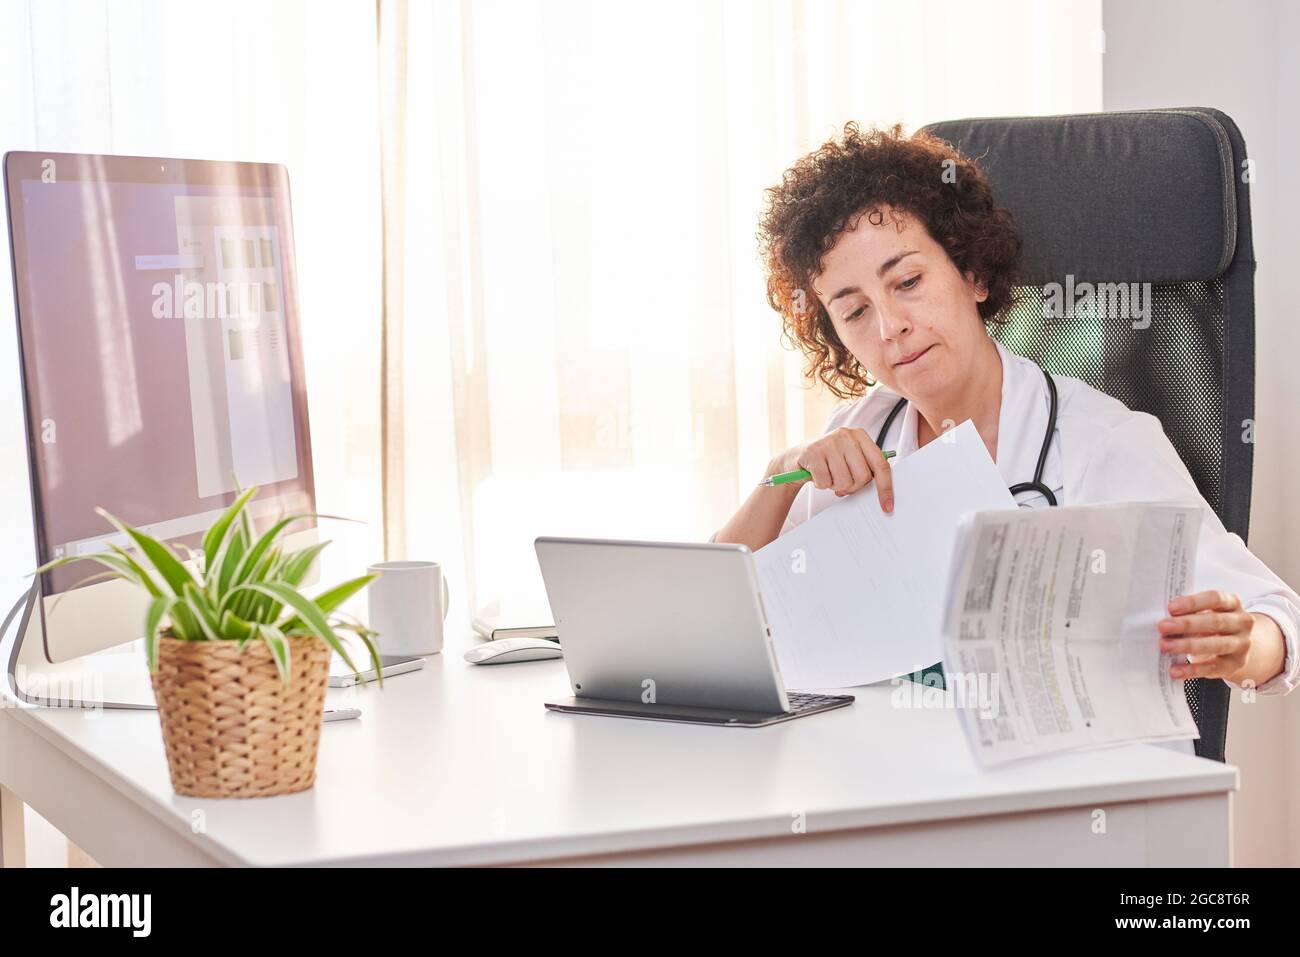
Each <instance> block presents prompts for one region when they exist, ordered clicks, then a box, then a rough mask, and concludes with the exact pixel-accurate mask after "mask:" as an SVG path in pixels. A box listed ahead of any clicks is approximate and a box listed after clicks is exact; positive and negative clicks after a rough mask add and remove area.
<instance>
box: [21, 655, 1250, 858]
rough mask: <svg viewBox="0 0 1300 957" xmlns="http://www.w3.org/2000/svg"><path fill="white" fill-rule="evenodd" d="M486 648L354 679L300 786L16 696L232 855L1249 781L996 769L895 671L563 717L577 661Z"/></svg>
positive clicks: (26, 719) (118, 780)
mask: <svg viewBox="0 0 1300 957" xmlns="http://www.w3.org/2000/svg"><path fill="white" fill-rule="evenodd" d="M473 643H474V639H473V638H471V637H469V636H468V634H464V635H463V637H462V636H452V637H449V640H448V647H447V649H446V650H445V651H444V652H443V653H442V654H441V655H436V656H434V657H432V658H430V659H429V661H428V663H427V664H426V666H425V668H424V669H423V670H421V671H418V672H415V673H412V674H406V675H400V676H397V677H394V678H393V679H391V681H389V682H387V683H386V685H385V687H384V689H383V690H382V691H381V690H379V689H378V688H376V687H374V686H373V685H370V686H364V687H362V688H358V689H355V690H354V691H353V692H352V697H351V698H350V699H349V702H348V703H354V704H355V706H357V707H359V708H361V710H362V716H361V718H359V719H356V720H350V721H341V722H331V723H327V724H325V725H324V726H323V728H322V729H321V748H320V758H319V765H318V772H317V779H316V785H315V787H314V788H313V789H311V790H309V791H306V792H303V793H301V794H295V795H286V796H283V797H273V798H261V799H254V800H240V799H229V800H212V799H198V798H182V797H178V796H176V795H175V794H174V793H173V792H172V789H171V784H170V781H169V779H168V776H167V764H166V758H165V756H164V754H163V748H162V736H161V732H160V730H159V725H158V716H157V714H156V713H154V712H129V711H109V712H104V713H102V714H100V715H97V716H96V715H88V714H85V713H82V712H78V711H70V710H47V709H39V710H28V709H17V708H5V709H3V710H4V711H5V712H8V717H11V718H12V719H13V720H17V721H20V722H22V723H23V724H24V725H26V726H27V727H28V728H29V729H31V730H32V731H34V732H36V733H37V734H38V735H40V737H41V738H43V739H44V740H45V742H46V743H47V744H49V745H50V746H52V747H54V748H57V749H59V750H60V751H61V752H63V753H64V754H66V755H67V756H68V757H69V758H70V759H72V760H74V761H76V762H78V763H79V764H81V765H83V766H85V767H89V768H91V769H93V770H94V771H95V773H96V774H97V775H99V776H100V777H101V778H103V779H104V780H105V781H106V782H107V783H108V784H110V785H111V786H112V787H113V788H114V789H116V790H117V791H119V792H121V793H122V794H124V795H125V796H127V797H128V798H129V799H130V800H132V801H134V802H135V803H137V804H138V805H140V806H141V807H142V808H144V809H146V810H147V811H148V813H149V814H151V815H152V816H153V817H154V818H156V819H157V820H158V821H160V822H162V823H163V824H164V825H165V826H168V827H170V828H172V829H174V830H175V831H176V832H177V833H178V834H180V835H183V836H184V838H185V839H186V840H189V841H193V842H195V843H197V844H198V845H200V846H201V847H202V849H203V851H204V852H205V853H206V854H207V855H209V856H210V857H212V858H213V859H214V860H216V861H218V862H223V863H228V864H254V865H294V864H411V865H457V864H490V863H503V862H522V861H530V860H547V859H556V858H564V857H577V856H586V855H598V854H607V853H617V852H621V851H629V850H636V849H646V848H660V847H668V846H674V845H682V844H693V843H701V842H717V841H728V840H748V839H755V838H774V837H778V836H783V835H788V834H790V833H791V825H792V822H793V821H794V818H795V816H796V815H799V814H802V815H803V816H804V821H805V824H806V828H807V831H808V833H813V832H818V831H823V832H824V831H831V830H840V829H846V828H863V827H876V826H882V825H893V824H904V823H914V822H922V821H934V820H940V819H951V818H964V817H974V816H981V815H989V814H1006V813H1019V812H1025V811H1033V810H1042V809H1049V808H1062V807H1079V806H1098V805H1105V804H1110V803H1114V802H1124V801H1140V800H1150V799H1158V798H1168V797H1181V796H1190V795H1204V794H1213V793H1220V794H1221V793H1223V792H1225V791H1228V790H1231V789H1234V788H1236V787H1237V770H1236V768H1234V767H1231V766H1226V765H1223V764H1218V763H1216V762H1212V761H1207V760H1203V759H1200V758H1195V757H1191V756H1188V755H1184V754H1179V753H1176V752H1174V751H1170V750H1167V749H1164V748H1155V747H1148V746H1144V745H1130V746H1126V747H1121V748H1111V749H1105V750H1099V751H1092V752H1084V753H1078V754H1073V755H1065V756H1056V757H1050V758H1043V759H1035V760H1032V761H1028V762H1021V763H1019V764H1014V765H1011V766H1007V767H1003V768H1000V769H996V770H991V771H981V770H980V769H979V768H978V766H977V765H976V764H975V763H974V759H973V758H972V757H971V755H970V752H969V750H968V749H967V745H966V742H965V740H964V738H963V736H962V732H961V728H960V726H959V725H958V722H957V718H956V715H955V714H953V713H952V712H951V711H946V710H923V709H904V708H897V707H894V706H892V705H891V693H892V691H893V689H891V688H889V687H888V686H885V687H871V688H856V689H850V693H852V694H854V695H856V696H857V699H858V700H857V702H856V703H855V704H853V705H851V706H850V707H848V708H842V709H839V710H836V711H831V712H828V713H825V714H819V715H813V716H810V717H807V718H800V719H798V720H796V721H790V722H785V723H782V724H778V725H774V726H772V727H768V728H758V729H747V728H713V727H695V726H690V725H680V724H670V723H660V722H650V721H633V720H626V719H617V718H602V717H594V716H586V715H566V714H558V713H554V712H550V711H546V710H545V709H544V708H543V707H542V702H543V701H544V700H545V699H547V698H551V697H561V696H564V695H566V694H568V693H569V688H568V682H567V679H566V676H565V672H564V664H563V662H562V661H558V660H555V661H544V662H527V663H521V664H510V665H495V666H487V667H484V666H474V665H469V664H467V663H466V662H465V661H464V660H462V658H461V654H462V652H463V651H464V650H465V649H466V648H467V647H469V646H470V645H472V644H473ZM143 668H144V665H143V662H141V674H142V675H143ZM344 694H345V692H342V691H334V690H331V691H330V701H331V703H333V704H335V705H338V704H342V703H344V701H343V695H344ZM5 717H6V716H5V715H0V720H3V719H4V718H5ZM196 811H202V812H203V818H204V828H203V831H204V832H203V833H199V834H195V833H194V828H193V827H192V822H193V820H194V812H196Z"/></svg>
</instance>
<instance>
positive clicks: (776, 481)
mask: <svg viewBox="0 0 1300 957" xmlns="http://www.w3.org/2000/svg"><path fill="white" fill-rule="evenodd" d="M893 457H894V450H893V449H890V450H889V451H888V452H886V453H885V458H887V459H892V458H893ZM808 478H812V473H811V472H809V471H808V470H807V469H795V470H794V471H793V472H782V473H781V474H780V475H770V476H768V477H767V478H765V479H763V481H761V482H759V483H758V484H759V487H760V488H761V487H763V486H764V485H785V484H786V483H787V482H802V481H803V480H804V479H808Z"/></svg>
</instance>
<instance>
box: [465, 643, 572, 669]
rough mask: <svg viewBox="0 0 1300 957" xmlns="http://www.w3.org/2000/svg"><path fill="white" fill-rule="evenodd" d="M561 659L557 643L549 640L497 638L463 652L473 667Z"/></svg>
mask: <svg viewBox="0 0 1300 957" xmlns="http://www.w3.org/2000/svg"><path fill="white" fill-rule="evenodd" d="M563 657H564V652H562V651H561V650H560V646H559V643H558V642H554V641H551V640H550V639H549V638H499V639H497V640H496V641H485V642H483V643H482V644H481V645H478V646H476V647H474V648H471V649H470V650H469V651H467V652H465V660H466V661H468V662H469V663H470V664H475V665H507V664H511V663H513V662H516V661H545V660H546V659H547V658H563Z"/></svg>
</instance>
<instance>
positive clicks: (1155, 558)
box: [936, 503, 1201, 765]
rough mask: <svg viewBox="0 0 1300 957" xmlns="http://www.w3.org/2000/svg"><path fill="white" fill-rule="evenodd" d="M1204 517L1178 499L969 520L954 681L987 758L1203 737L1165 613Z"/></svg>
mask: <svg viewBox="0 0 1300 957" xmlns="http://www.w3.org/2000/svg"><path fill="white" fill-rule="evenodd" d="M1200 523H1201V510H1200V508H1198V507H1196V506H1188V505H1173V504H1168V503H1136V504H1127V503H1126V504H1110V505H1078V506H1072V507H1062V508H1051V509H1046V508H1044V509H1035V510H1033V511H1017V512H1012V513H1006V512H1001V513H985V514H982V515H974V516H970V517H969V518H968V519H967V521H965V522H963V524H962V527H961V529H960V533H959V535H958V542H957V550H956V553H955V554H956V561H955V562H954V564H953V567H952V586H951V588H950V596H949V605H948V609H947V613H946V615H945V618H944V626H943V635H944V654H943V662H944V680H945V684H946V686H947V689H946V690H947V691H948V693H949V695H950V696H951V698H952V699H953V700H954V702H955V703H957V704H958V705H964V706H963V707H959V708H958V713H959V717H960V719H961V721H962V724H963V726H964V728H965V730H966V737H967V740H968V741H969V742H970V746H971V750H972V752H974V754H975V757H976V759H977V760H978V761H979V762H980V763H981V764H985V765H996V764H1001V763H1003V762H1006V761H1011V760H1014V759H1016V758H1023V757H1028V756H1031V755H1036V754H1047V753H1051V752H1055V751H1069V750H1077V749H1082V748H1094V747H1101V746H1104V745H1112V744H1120V743H1124V742H1130V741H1164V740H1176V739H1180V738H1194V737H1197V730H1196V722H1195V721H1194V720H1193V719H1192V715H1191V710H1190V709H1189V708H1188V706H1187V698H1186V696H1185V694H1184V693H1183V683H1182V682H1181V681H1176V680H1175V679H1173V678H1171V677H1170V675H1169V668H1170V666H1171V664H1172V663H1173V659H1174V655H1172V654H1170V653H1168V652H1163V651H1161V650H1160V646H1159V632H1158V630H1157V628H1156V623H1157V622H1158V621H1159V620H1160V619H1161V618H1164V617H1165V616H1166V606H1167V602H1168V601H1169V599H1170V598H1172V597H1173V596H1175V595H1180V594H1185V593H1186V589H1187V586H1188V583H1189V582H1191V581H1192V580H1193V577H1194V574H1195V565H1196V541H1197V538H1198V536H1199V533H1200ZM936 690H937V689H936Z"/></svg>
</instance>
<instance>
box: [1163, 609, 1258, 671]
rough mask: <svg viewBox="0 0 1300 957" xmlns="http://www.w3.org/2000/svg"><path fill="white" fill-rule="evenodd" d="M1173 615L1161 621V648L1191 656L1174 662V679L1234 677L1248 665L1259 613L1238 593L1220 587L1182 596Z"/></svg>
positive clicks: (1180, 654) (1176, 653)
mask: <svg viewBox="0 0 1300 957" xmlns="http://www.w3.org/2000/svg"><path fill="white" fill-rule="evenodd" d="M1169 614H1170V617H1169V618H1164V619H1162V620H1161V621H1160V623H1159V628H1160V648H1161V650H1162V651H1168V652H1171V653H1172V654H1175V655H1178V656H1179V657H1181V656H1183V655H1190V659H1189V661H1187V662H1183V661H1176V662H1175V663H1174V665H1173V667H1172V668H1171V669H1170V672H1169V673H1170V674H1171V675H1172V676H1173V677H1174V678H1178V679H1187V678H1231V677H1232V676H1233V675H1235V674H1237V673H1238V672H1240V671H1241V670H1242V669H1243V668H1244V667H1245V666H1246V658H1247V656H1248V655H1249V654H1250V642H1251V632H1252V631H1253V630H1254V628H1255V616H1254V615H1252V614H1251V613H1250V612H1248V611H1246V610H1244V609H1243V608H1242V607H1241V599H1240V598H1238V597H1237V596H1236V595H1234V594H1232V593H1231V592H1226V591H1220V590H1218V589H1215V590H1212V591H1202V592H1196V593H1195V594H1193V595H1179V596H1178V597H1177V598H1174V599H1173V600H1171V601H1170V602H1169Z"/></svg>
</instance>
